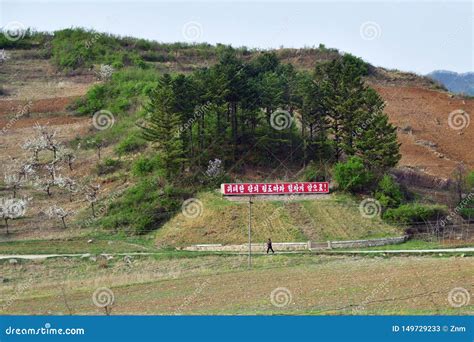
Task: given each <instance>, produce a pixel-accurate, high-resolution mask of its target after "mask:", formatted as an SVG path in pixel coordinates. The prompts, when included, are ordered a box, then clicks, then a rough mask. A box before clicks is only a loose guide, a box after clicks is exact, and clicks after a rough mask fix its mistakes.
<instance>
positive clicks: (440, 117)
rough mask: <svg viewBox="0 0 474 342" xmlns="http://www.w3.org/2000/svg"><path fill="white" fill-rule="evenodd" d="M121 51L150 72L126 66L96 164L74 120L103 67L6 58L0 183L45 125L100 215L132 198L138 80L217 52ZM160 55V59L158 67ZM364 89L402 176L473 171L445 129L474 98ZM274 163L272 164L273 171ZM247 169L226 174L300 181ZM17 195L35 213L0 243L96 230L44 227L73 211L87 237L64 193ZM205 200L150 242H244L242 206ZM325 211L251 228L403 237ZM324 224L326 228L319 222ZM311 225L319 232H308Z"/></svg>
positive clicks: (432, 90)
mask: <svg viewBox="0 0 474 342" xmlns="http://www.w3.org/2000/svg"><path fill="white" fill-rule="evenodd" d="M120 44H122V45H123V49H124V51H125V53H129V54H131V55H133V54H135V53H136V54H138V55H139V56H141V58H143V60H144V61H145V62H146V63H147V65H148V69H144V70H141V69H137V68H136V66H135V65H124V66H122V67H121V68H120V70H121V75H120V76H121V77H124V79H125V80H126V82H128V83H127V87H129V88H130V89H128V88H127V91H130V93H127V94H117V91H118V90H117V89H115V88H114V89H112V90H113V92H112V93H113V94H114V95H116V96H117V98H118V97H119V96H122V97H124V98H127V99H131V100H130V103H127V104H125V105H123V104H122V103H121V102H120V101H118V100H117V99H116V98H110V101H111V102H113V103H107V105H110V106H113V107H112V108H118V109H120V110H122V113H120V114H117V116H116V118H115V119H116V122H115V126H114V129H113V130H108V131H104V132H99V133H100V134H102V135H103V136H105V138H106V139H107V140H108V141H109V143H108V144H106V145H105V146H103V147H102V149H101V159H100V160H99V157H98V155H97V151H96V150H95V149H94V147H90V146H85V145H86V144H87V142H88V139H89V138H92V137H94V136H95V135H96V134H97V129H95V128H94V126H93V125H92V122H91V114H92V113H93V112H86V115H79V114H81V113H78V110H77V100H78V99H80V98H82V97H83V96H84V95H86V94H87V93H88V91H90V90H91V89H95V88H94V86H97V85H105V84H110V81H109V82H107V81H104V80H101V79H100V77H99V76H98V71H99V64H97V63H92V62H91V63H92V66H89V65H88V66H87V67H80V68H77V69H63V68H60V67H58V64H57V61H55V60H54V58H53V57H51V56H49V55H45V54H44V51H43V50H42V48H41V46H37V45H33V46H29V47H28V48H25V49H19V48H13V49H12V48H9V49H7V50H6V51H7V53H8V56H9V59H8V60H6V61H4V62H3V63H2V64H1V65H0V78H1V80H2V94H1V95H0V127H2V128H5V130H4V132H3V134H0V147H1V150H0V156H1V158H2V160H7V162H5V163H2V164H1V165H0V174H3V173H5V172H8V170H9V169H10V168H11V167H12V164H13V163H14V160H16V159H21V158H27V156H28V155H27V152H25V151H24V150H23V149H22V148H21V144H23V143H24V141H25V139H26V138H27V137H30V136H32V135H33V134H34V132H35V130H34V128H33V126H34V125H36V124H41V125H45V126H48V127H49V128H51V129H55V130H57V132H58V135H57V138H58V140H60V141H61V142H62V143H63V144H64V145H66V146H68V147H71V148H73V149H74V150H75V151H76V154H77V158H76V161H75V162H74V167H73V169H72V170H69V171H68V170H67V168H64V167H63V172H65V173H67V174H68V175H70V176H71V177H74V178H77V179H80V180H81V181H84V182H97V183H98V184H100V186H101V193H100V197H101V202H100V203H102V205H103V206H106V205H107V204H110V203H109V202H108V201H109V198H111V200H110V201H111V202H113V200H114V199H115V197H114V196H115V195H114V194H115V193H117V192H119V191H121V190H124V189H129V188H130V187H131V186H132V185H134V184H136V183H137V182H138V177H136V176H134V175H132V165H134V162H136V161H137V160H138V159H140V158H141V156H146V155H149V154H152V153H153V152H152V151H153V150H152V148H151V146H143V143H142V145H139V146H138V147H137V148H136V149H132V150H130V151H129V152H128V153H126V154H119V153H118V152H117V151H118V149H119V147H120V146H121V145H123V144H124V141H125V140H126V138H128V137H129V136H131V135H132V136H137V135H138V134H139V133H138V132H139V131H138V128H137V127H135V123H136V122H137V121H138V119H139V118H140V115H141V113H142V111H143V105H144V104H145V99H146V97H145V96H143V95H142V94H140V93H139V92H138V93H135V91H137V88H139V87H138V83H140V82H142V81H143V84H145V85H144V88H146V87H148V86H149V85H153V84H154V82H155V77H157V75H160V74H162V73H164V72H171V73H178V72H184V73H190V72H192V71H195V70H198V69H199V68H200V67H204V66H209V65H213V64H215V63H216V60H217V59H216V56H217V53H218V50H219V47H213V46H209V45H202V46H201V45H199V46H193V45H180V44H176V45H174V46H169V45H160V44H158V45H154V43H153V44H152V43H150V44H151V45H147V44H145V43H143V42H141V43H140V44H138V43H137V42H136V41H135V43H134V44H128V45H127V44H126V40H124V41H120ZM157 54H158V55H159V56H161V57H159V58H158V57H157ZM238 54H239V56H240V57H242V58H243V59H244V60H252V59H253V58H256V56H259V55H261V52H259V51H249V50H247V49H240V50H238ZM276 55H277V56H278V58H279V60H280V61H281V62H284V63H291V64H292V65H294V66H295V67H296V68H297V69H299V70H312V69H313V68H314V67H315V65H317V64H319V63H320V62H323V61H328V60H332V59H334V58H335V56H338V55H339V53H338V51H337V50H335V49H326V48H321V47H320V48H314V49H299V50H294V49H280V50H277V51H276ZM131 63H135V62H131ZM124 75H125V76H124ZM144 75H146V76H144ZM134 77H136V78H134ZM365 80H366V83H367V84H369V85H371V86H372V87H373V88H374V89H375V90H376V91H377V92H378V93H379V94H380V96H381V97H382V98H383V100H384V101H385V102H386V110H385V111H386V113H387V114H388V116H389V119H390V121H391V122H392V123H394V124H395V125H397V126H398V127H399V129H398V132H397V135H398V140H399V142H400V143H401V144H402V145H401V154H402V159H401V161H400V162H399V165H398V168H400V169H403V168H405V167H408V168H412V169H415V170H417V171H419V172H421V173H424V174H428V175H432V176H437V177H442V178H446V177H448V176H450V175H451V173H452V170H453V169H454V167H455V166H456V164H457V163H458V162H460V161H464V163H465V164H466V166H467V167H468V168H469V169H472V168H474V157H473V155H472V153H471V151H470V150H469V149H467V148H465V146H471V145H473V144H474V128H473V127H474V126H473V125H465V127H464V128H462V129H456V128H454V129H453V128H451V127H450V125H449V124H448V118H449V114H450V113H452V112H453V111H456V110H463V111H465V112H466V113H468V114H470V113H472V112H473V109H474V100H473V99H464V98H460V97H456V96H454V95H452V94H450V93H449V92H446V91H444V90H442V89H439V87H437V86H436V84H435V83H433V82H432V81H430V80H429V79H427V78H425V77H420V76H417V75H414V74H410V73H404V72H399V71H394V70H385V69H382V68H374V67H372V66H370V68H369V73H368V75H367V76H366V78H365ZM120 81H122V80H120ZM140 85H141V84H140ZM135 86H136V87H135ZM138 91H140V89H139V90H138ZM120 100H122V98H120ZM122 107H123V108H124V109H122ZM78 142H79V143H78ZM81 144H82V145H81ZM10 157H11V158H12V159H11V160H10ZM251 157H252V156H249V158H251ZM269 157H271V155H269ZM42 158H43V159H42V161H43V162H46V161H48V158H50V157H49V156H47V155H43V157H42ZM108 159H111V160H113V161H114V162H116V164H115V166H113V167H110V169H107V171H106V172H101V171H100V170H101V169H100V167H102V168H104V167H105V168H106V167H107V166H106V165H104V164H105V161H107V160H108ZM277 159H278V158H275V160H273V162H275V163H277V165H278V160H277ZM246 161H247V160H245V159H243V163H242V164H243V165H244V166H243V167H239V168H235V169H233V170H231V171H230V172H229V173H230V175H231V176H235V177H237V178H238V179H251V180H256V179H265V178H266V177H275V178H283V177H289V178H296V177H297V176H298V172H299V170H298V169H297V168H296V167H292V166H291V165H290V166H289V167H288V166H287V165H286V164H285V165H279V166H278V167H276V168H274V169H272V168H271V167H269V166H262V167H255V168H246V167H245V162H246ZM272 167H274V166H273V165H272ZM270 170H271V172H270ZM4 194H7V191H6V190H5V189H2V195H4ZM22 195H23V196H29V197H31V198H32V199H33V201H34V203H35V205H34V206H31V208H29V211H28V215H27V216H26V217H25V218H22V219H21V220H16V221H13V222H12V225H11V228H10V232H11V233H12V234H9V235H5V234H2V236H1V238H0V239H1V240H14V239H51V238H70V237H73V236H88V234H91V233H92V232H94V231H95V230H96V228H97V227H96V226H95V224H92V227H90V226H89V227H86V229H72V230H64V229H63V228H62V227H61V225H60V221H57V220H56V221H55V220H50V219H47V215H46V214H45V210H46V208H47V207H48V206H50V205H52V204H57V205H61V206H63V207H64V208H66V209H68V210H71V211H74V212H75V219H74V220H70V222H68V223H69V225H70V227H82V228H84V227H83V225H82V224H83V221H85V220H87V218H88V217H89V215H90V208H89V203H87V201H86V200H85V198H84V197H83V195H82V194H79V193H77V194H73V195H72V197H73V199H74V201H70V196H69V194H68V193H66V192H63V191H59V190H58V191H55V190H53V196H52V197H50V196H48V195H46V194H44V193H38V192H37V191H35V190H34V189H32V188H28V187H26V188H24V189H22ZM202 196H203V197H202V202H203V203H204V206H205V208H208V209H209V210H207V209H206V210H204V212H203V217H201V218H199V219H197V220H193V221H192V222H189V221H187V220H186V218H184V217H183V216H182V215H181V214H180V213H179V210H178V214H177V215H176V216H174V217H172V218H171V220H170V221H168V222H167V223H165V225H164V226H163V227H162V228H161V229H159V231H158V233H157V237H156V241H157V244H158V245H185V244H191V243H200V242H207V243H210V242H216V243H231V242H243V241H245V232H243V231H241V230H242V227H243V226H245V224H246V221H245V217H246V215H245V213H246V210H247V208H246V205H245V204H236V203H231V202H226V201H223V200H221V199H219V198H218V197H219V196H215V195H212V194H210V193H203V194H202ZM213 196H214V197H213ZM200 198H201V197H200ZM104 203H105V204H104ZM322 203H323V201H321V203H316V202H315V203H312V202H305V201H303V202H295V203H290V204H283V203H258V204H256V211H255V212H256V214H258V213H261V215H262V216H261V218H260V217H259V216H256V218H255V220H256V222H255V225H256V227H260V229H259V230H258V231H257V233H256V235H255V238H256V239H257V240H264V239H266V238H268V235H271V236H272V238H273V239H274V240H275V241H277V240H279V241H306V240H308V239H314V240H318V241H325V240H327V239H345V238H365V237H379V236H384V235H392V234H394V235H397V234H399V233H400V232H399V231H398V230H397V229H396V228H394V227H392V226H389V225H385V224H381V223H380V222H377V224H376V225H375V226H374V225H373V222H372V221H370V220H366V219H363V218H361V217H360V215H359V213H358V211H357V207H356V205H357V203H355V202H354V203H351V205H350V206H349V207H345V206H339V205H338V204H337V203H331V206H328V207H327V208H326V207H324V205H321V207H320V206H319V205H320V204H322ZM280 208H282V209H280ZM274 211H277V212H278V213H279V215H278V219H277V220H276V222H275V223H274V224H273V225H272V227H267V225H264V224H262V221H264V218H265V217H268V216H270V215H272V213H273V212H274ZM258 215H260V214H258ZM295 217H296V218H295ZM321 217H323V218H324V219H323V220H322V221H319V219H320V218H321ZM334 217H341V218H343V220H335V219H334ZM93 222H96V221H93ZM222 222H225V224H222ZM309 222H316V223H315V224H314V225H313V224H312V223H309ZM209 227H216V228H209Z"/></svg>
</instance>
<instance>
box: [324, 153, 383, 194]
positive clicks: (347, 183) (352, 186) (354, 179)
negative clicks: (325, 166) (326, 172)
mask: <svg viewBox="0 0 474 342" xmlns="http://www.w3.org/2000/svg"><path fill="white" fill-rule="evenodd" d="M333 173H334V179H335V180H336V182H337V184H338V186H339V189H341V190H344V191H349V192H358V191H361V190H363V189H364V188H366V187H367V186H368V185H369V184H370V182H371V181H372V179H373V178H374V176H373V175H372V174H371V173H370V172H369V171H368V170H367V169H366V168H365V166H364V163H363V162H362V159H360V158H359V157H351V158H350V159H349V160H347V161H346V162H340V163H337V164H336V165H335V166H334V172H333Z"/></svg>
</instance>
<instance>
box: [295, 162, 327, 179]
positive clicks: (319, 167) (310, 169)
mask: <svg viewBox="0 0 474 342" xmlns="http://www.w3.org/2000/svg"><path fill="white" fill-rule="evenodd" d="M329 177H330V172H329V167H328V166H327V165H326V164H320V163H316V162H315V161H311V162H310V163H309V164H308V166H306V168H305V169H304V172H303V177H302V181H304V182H323V181H327V180H328V179H329Z"/></svg>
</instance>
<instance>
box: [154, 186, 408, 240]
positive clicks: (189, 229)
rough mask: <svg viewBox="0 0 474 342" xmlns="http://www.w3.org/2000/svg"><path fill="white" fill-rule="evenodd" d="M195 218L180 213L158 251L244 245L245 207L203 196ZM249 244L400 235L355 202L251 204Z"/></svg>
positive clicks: (159, 235) (325, 199)
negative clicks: (202, 245)
mask: <svg viewBox="0 0 474 342" xmlns="http://www.w3.org/2000/svg"><path fill="white" fill-rule="evenodd" d="M197 199H198V200H199V201H200V203H199V204H200V205H199V211H200V215H199V216H198V217H191V218H190V217H187V216H185V215H184V214H183V213H178V214H177V215H176V216H175V217H173V218H172V219H171V220H169V221H168V222H167V223H165V225H164V226H163V227H162V228H160V229H159V230H158V232H157V234H156V243H157V245H158V246H167V245H171V246H186V245H191V244H195V243H197V244H199V243H222V244H236V243H244V242H246V241H248V240H247V239H248V237H247V226H248V204H247V203H246V202H245V200H244V201H243V202H240V203H239V202H234V201H229V200H226V199H222V197H221V196H220V195H219V194H216V193H201V194H200V195H199V196H197ZM252 212H253V216H252V227H253V232H254V235H253V241H255V242H264V241H266V240H267V239H268V238H269V237H271V238H272V239H273V240H274V241H279V242H296V241H308V240H311V241H322V242H324V241H327V240H351V239H365V238H380V237H386V236H400V235H401V234H403V230H402V229H398V228H396V227H394V226H390V225H388V224H386V223H383V222H382V221H381V220H380V219H378V218H375V219H368V218H364V217H362V216H361V215H360V213H359V209H358V203H356V202H355V201H352V200H351V199H349V198H344V197H334V196H328V197H321V198H320V199H316V200H299V201H291V202H284V201H282V200H280V201H258V200H254V204H253V206H252Z"/></svg>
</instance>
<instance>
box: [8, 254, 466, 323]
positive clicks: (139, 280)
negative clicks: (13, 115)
mask: <svg viewBox="0 0 474 342" xmlns="http://www.w3.org/2000/svg"><path fill="white" fill-rule="evenodd" d="M0 274H1V277H2V279H1V281H2V282H3V283H2V284H1V289H2V291H1V297H0V313H1V314H104V309H103V308H99V307H97V306H96V305H94V303H93V300H92V297H93V293H94V291H96V290H97V289H98V288H102V287H106V288H108V289H110V290H111V291H112V292H113V296H114V304H113V306H112V312H111V314H116V315H117V314H122V315H123V314H171V315H174V314H244V315H250V314H297V315H298V314H449V315H457V314H473V313H474V306H473V305H472V304H471V303H472V300H471V302H466V303H465V305H463V306H462V307H459V308H456V307H453V306H452V305H450V303H449V301H448V295H449V292H450V291H451V290H452V289H453V288H464V289H466V290H467V291H468V292H469V293H472V289H473V283H474V276H473V275H474V262H473V259H472V257H460V256H449V257H438V256H423V257H421V256H409V257H390V258H385V257H374V258H368V257H348V256H326V255H311V254H300V255H268V256H267V255H260V256H255V258H254V263H253V268H252V269H251V270H248V269H247V258H246V256H244V255H242V256H238V255H234V256H232V255H209V254H207V255H206V254H204V255H203V254H199V255H197V254H192V253H177V252H173V253H170V254H168V255H166V254H164V255H157V256H154V257H149V256H143V257H138V256H136V257H134V258H133V259H131V260H124V259H123V258H122V257H118V256H117V257H115V258H113V259H111V260H108V261H107V260H105V259H92V260H91V259H89V258H82V259H80V258H70V259H50V260H45V261H18V262H17V263H14V264H11V263H10V262H9V261H8V260H5V261H3V262H1V264H0ZM272 292H273V293H274V296H273V303H272V295H271V294H272Z"/></svg>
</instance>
